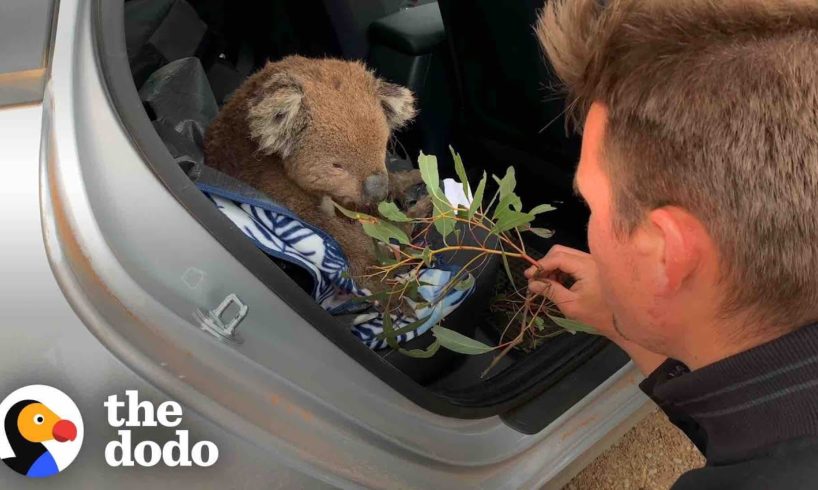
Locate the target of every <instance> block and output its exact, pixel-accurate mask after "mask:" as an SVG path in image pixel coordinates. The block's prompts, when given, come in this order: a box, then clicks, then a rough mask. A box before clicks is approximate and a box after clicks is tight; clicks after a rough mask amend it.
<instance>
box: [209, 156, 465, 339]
mask: <svg viewBox="0 0 818 490" xmlns="http://www.w3.org/2000/svg"><path fill="white" fill-rule="evenodd" d="M208 170H209V169H208ZM216 174H217V173H212V170H211V173H208V172H204V173H203V175H202V176H201V177H200V178H199V179H198V181H197V183H196V185H197V186H198V187H199V189H200V190H201V191H202V192H204V193H205V195H206V196H208V197H209V198H210V200H211V201H213V203H214V204H215V205H216V207H218V209H219V210H220V211H221V212H222V213H223V214H224V215H225V216H226V217H227V218H228V219H230V221H232V222H233V223H234V224H235V225H236V226H237V227H238V228H239V229H240V230H241V231H242V232H243V233H244V234H245V235H246V236H247V237H248V238H249V239H250V240H252V241H253V243H254V244H255V245H256V246H257V247H258V248H260V249H261V250H263V251H264V252H265V253H267V254H268V255H270V256H272V257H275V258H278V259H281V260H285V261H287V262H289V263H292V264H295V265H297V266H299V267H301V268H303V269H304V270H306V271H307V272H309V274H310V275H311V276H312V278H313V291H312V296H313V298H315V301H316V302H317V303H318V304H319V305H321V307H323V308H324V309H325V310H327V311H328V312H329V313H330V314H331V315H338V316H343V317H344V318H351V321H349V322H348V324H349V327H350V330H351V332H352V334H353V335H355V336H356V337H357V338H358V339H360V340H361V341H362V342H363V343H364V344H366V345H367V346H368V347H369V348H371V349H383V348H386V347H387V346H388V344H387V342H386V340H385V339H382V338H379V335H381V334H382V333H383V320H384V319H383V314H382V313H380V312H378V311H376V310H375V308H374V307H373V306H372V305H371V304H370V303H368V302H367V301H365V300H364V299H362V298H366V297H368V296H370V295H371V293H370V291H368V290H366V289H364V288H362V287H359V286H358V285H357V284H356V283H355V280H354V279H353V278H350V277H349V275H348V271H349V262H348V260H347V258H346V256H345V255H344V252H343V250H342V249H341V247H340V245H339V244H338V242H337V241H336V240H335V239H334V238H333V237H331V236H330V235H328V234H327V233H325V232H324V231H322V230H321V229H319V228H317V227H315V226H312V225H311V224H309V223H306V222H304V221H302V220H300V219H299V218H298V216H296V215H295V214H294V213H293V212H292V211H290V210H289V209H287V208H285V207H283V206H281V205H279V204H277V203H275V202H273V201H270V200H269V199H267V198H266V197H265V196H263V195H261V194H259V193H258V192H257V191H255V190H254V189H250V188H247V187H246V186H244V185H243V184H241V183H238V181H233V180H232V179H229V178H228V177H226V176H224V175H222V174H219V175H216ZM214 176H215V177H214ZM458 271H459V267H457V266H450V265H447V264H444V263H442V262H440V261H438V262H437V263H435V264H433V267H431V268H426V269H423V270H422V271H421V272H420V273H419V277H418V280H419V281H420V283H421V284H422V285H421V286H420V287H419V288H418V293H419V295H420V296H421V297H422V298H423V300H424V302H423V303H421V304H420V305H416V304H412V305H410V306H413V311H411V312H407V313H406V314H404V313H398V314H393V315H392V324H393V328H394V329H395V330H398V329H400V328H402V327H405V326H407V325H409V324H411V323H414V322H417V321H419V320H420V323H419V326H418V327H417V328H416V329H414V330H413V331H410V332H405V333H402V334H400V335H398V336H397V340H398V342H399V343H403V342H406V341H409V340H411V339H413V338H415V337H417V336H419V335H422V334H424V333H426V332H427V331H428V330H429V329H430V328H432V327H433V326H434V325H436V324H437V323H438V322H440V321H441V320H442V319H443V318H444V317H445V316H446V315H448V314H449V313H450V312H452V311H453V310H454V309H455V308H457V307H458V306H459V305H460V304H461V303H462V302H463V301H464V300H465V299H466V298H467V297H468V296H469V295H470V294H471V293H472V291H473V290H474V285H472V286H471V287H469V288H465V289H462V290H460V289H458V288H448V290H446V291H445V294H443V293H444V290H445V289H446V288H445V286H446V284H448V282H449V280H450V279H451V278H452V277H453V276H454V275H455V274H457V272H458ZM472 283H473V282H472Z"/></svg>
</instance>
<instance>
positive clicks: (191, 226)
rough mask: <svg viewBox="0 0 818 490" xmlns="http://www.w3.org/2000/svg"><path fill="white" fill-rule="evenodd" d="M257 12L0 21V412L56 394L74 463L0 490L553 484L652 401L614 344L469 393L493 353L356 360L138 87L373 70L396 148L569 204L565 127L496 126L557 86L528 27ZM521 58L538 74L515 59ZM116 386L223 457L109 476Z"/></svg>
mask: <svg viewBox="0 0 818 490" xmlns="http://www.w3.org/2000/svg"><path fill="white" fill-rule="evenodd" d="M258 3H259V5H255V6H254V5H252V2H233V3H230V2H224V1H198V2H197V1H191V2H189V3H188V2H184V1H182V0H167V1H164V0H131V1H127V2H123V1H122V0H60V1H59V2H57V1H56V0H4V1H3V2H2V4H0V162H2V166H1V167H0V168H2V170H3V172H4V176H3V178H2V179H0V220H1V221H0V223H2V232H0V244H2V247H1V248H0V250H2V256H0V277H2V280H0V313H2V329H0V365H1V366H2V377H0V398H2V397H3V396H5V395H6V394H8V393H11V392H12V391H14V390H15V389H17V388H19V387H21V386H25V385H31V384H45V385H50V386H53V387H56V388H58V389H60V390H62V391H63V392H65V393H66V394H68V395H69V396H70V397H71V398H72V399H73V400H74V401H75V403H76V404H77V406H78V407H79V409H80V411H81V413H82V417H83V421H84V427H85V435H84V442H83V447H82V449H81V452H80V453H79V456H78V457H77V459H76V461H75V462H74V463H73V464H72V465H71V466H70V467H69V468H67V469H66V470H65V471H64V472H62V473H60V474H59V475H55V476H53V477H51V478H50V479H49V480H48V481H36V480H30V479H27V478H25V477H23V476H21V475H19V474H17V473H15V472H13V471H6V470H7V468H4V467H3V466H2V465H0V488H28V487H29V486H31V487H35V486H36V487H37V488H46V487H47V486H48V484H54V485H58V486H59V487H60V488H111V487H114V486H116V487H117V488H123V489H124V488H182V487H190V488H219V489H221V488H320V487H341V488H359V487H367V488H447V489H453V488H487V489H495V488H497V489H499V488H541V487H546V488H560V487H561V486H562V485H564V484H565V483H566V482H567V481H568V480H569V479H570V478H571V477H572V476H573V475H574V474H576V473H577V472H578V471H579V470H580V469H581V468H582V467H583V466H584V465H585V464H587V463H588V462H590V461H591V460H592V459H593V458H594V457H595V456H596V455H598V454H599V453H600V452H601V451H602V450H604V449H605V448H606V447H607V446H608V445H610V444H611V443H612V442H613V441H615V440H616V438H618V437H619V436H620V435H621V434H622V433H624V431H626V430H627V429H628V428H629V427H630V426H632V425H633V424H634V423H635V422H636V421H637V420H638V419H639V418H640V417H641V416H642V415H643V414H644V413H645V411H646V409H647V399H646V398H645V397H644V396H643V395H642V394H641V392H640V391H639V390H638V387H637V383H638V382H639V380H640V378H639V375H638V373H637V371H636V369H635V368H634V366H633V365H632V363H630V362H629V361H628V359H627V356H625V355H624V353H623V352H622V351H620V350H619V349H617V348H616V347H615V346H613V345H612V344H610V343H608V342H607V341H605V340H603V339H601V338H596V337H593V336H588V335H582V334H577V335H567V334H566V335H563V336H559V337H557V338H555V339H554V340H553V341H551V342H548V343H545V344H543V345H541V346H539V347H538V348H537V349H535V350H534V351H533V352H530V353H525V352H519V353H516V354H514V355H512V356H509V359H506V360H504V362H503V363H501V364H500V365H499V366H498V367H497V368H496V369H495V370H494V371H493V372H492V375H491V376H490V377H488V378H481V377H480V372H481V371H482V370H483V369H485V367H486V365H487V364H488V363H489V362H490V361H491V355H488V356H485V355H484V356H475V357H469V358H464V357H462V356H459V355H455V354H450V355H448V356H446V355H443V356H441V357H439V358H434V359H431V360H422V359H409V358H404V357H403V356H400V355H399V354H397V353H388V352H380V351H372V350H370V349H368V348H366V347H365V346H363V345H362V344H360V343H359V342H358V341H357V339H355V338H354V337H352V336H351V335H349V332H348V331H346V330H345V329H343V328H340V327H339V324H338V319H337V318H335V317H333V316H331V315H329V314H328V313H327V312H326V311H324V310H323V309H321V308H320V307H319V306H318V305H317V304H316V303H315V302H314V301H313V300H312V298H311V297H310V296H309V295H308V294H307V293H306V292H305V291H304V289H303V288H302V287H300V286H299V283H298V281H297V280H296V277H295V276H297V273H294V272H293V271H292V270H291V269H292V268H290V270H288V268H287V267H286V264H283V265H282V264H279V263H276V262H274V261H272V260H271V259H270V257H268V256H267V255H265V254H264V253H263V252H262V251H260V250H258V249H257V248H256V247H254V246H253V244H252V243H251V242H250V241H248V240H247V239H246V237H245V236H244V235H243V234H242V233H241V231H240V230H238V229H237V228H236V227H234V226H233V225H232V223H230V222H229V221H228V220H227V219H226V218H225V217H224V216H222V215H221V214H220V213H219V211H218V210H217V209H216V208H215V207H214V206H213V204H212V203H211V202H210V201H209V200H208V199H207V198H206V197H205V196H204V195H203V194H202V193H201V192H200V191H199V190H198V189H197V187H196V186H195V185H193V184H192V181H191V179H190V175H189V173H188V172H186V169H185V167H184V165H180V159H179V158H178V155H176V154H174V152H173V150H172V149H171V148H169V145H168V144H167V141H166V140H165V139H163V138H162V137H161V136H160V131H158V130H157V124H156V121H157V119H156V114H153V112H154V111H153V110H152V108H151V107H150V104H146V102H145V100H144V97H141V96H140V93H141V92H140V87H141V86H142V85H143V84H144V83H145V82H146V80H148V79H149V78H150V75H151V74H152V73H153V72H155V71H156V70H158V69H161V68H162V66H164V65H166V64H167V63H170V62H172V61H174V60H179V59H185V58H196V59H197V60H198V63H199V64H200V65H201V67H202V70H203V72H204V73H205V75H206V77H207V80H208V82H209V84H210V85H211V89H212V91H213V94H214V95H213V97H214V99H215V100H216V101H217V103H221V102H222V101H223V99H224V98H225V97H227V96H228V95H229V91H230V89H231V87H233V88H234V87H235V85H236V84H237V83H240V81H241V80H242V79H243V77H244V76H246V75H247V73H249V72H250V71H252V70H253V69H256V68H257V67H258V66H259V63H262V62H263V61H264V60H266V59H273V58H275V57H276V56H283V55H285V54H289V53H294V52H298V53H303V54H307V55H314V56H321V55H329V56H337V57H345V58H350V59H352V58H359V59H365V60H366V61H367V62H368V63H369V64H370V65H372V66H373V68H374V69H375V70H376V71H377V72H378V73H379V74H380V75H381V76H384V77H388V78H390V79H392V80H394V81H396V82H399V83H402V84H405V85H407V86H409V87H410V88H412V89H413V90H414V91H415V93H417V94H418V97H419V103H420V106H421V111H422V112H421V113H422V114H423V116H422V117H421V118H420V119H419V121H418V123H417V125H416V127H415V128H414V129H411V128H410V130H409V131H408V132H407V133H406V134H405V135H401V136H399V138H402V141H401V146H404V147H406V148H408V149H406V150H405V152H406V153H414V152H415V151H416V150H418V149H426V150H427V151H432V152H434V151H437V150H438V146H440V144H441V142H440V141H439V140H440V139H441V137H442V136H445V138H446V139H447V140H451V141H453V142H455V146H457V147H458V148H459V149H461V151H463V153H464V154H466V155H467V156H468V154H469V153H470V154H471V155H473V157H472V160H474V161H475V162H476V163H475V165H477V163H478V160H480V159H481V158H485V160H486V161H488V162H489V163H485V165H483V163H480V165H481V167H479V168H481V169H482V168H491V165H490V162H491V161H493V160H497V161H499V160H502V159H503V158H506V159H507V160H513V161H514V162H515V164H516V162H518V161H519V162H527V161H529V160H530V161H543V162H544V163H542V164H541V165H538V164H530V165H529V164H526V163H521V164H520V165H521V167H523V169H524V168H527V167H526V166H528V167H530V168H531V169H533V170H532V171H531V172H532V173H531V176H532V177H531V179H529V180H531V181H538V182H541V183H545V184H542V185H540V186H539V187H538V188H540V189H544V190H542V192H543V193H548V192H552V191H553V195H555V196H562V195H563V194H560V193H561V192H563V191H564V190H565V189H566V188H570V174H571V170H572V167H571V166H570V165H573V164H574V162H575V160H574V161H569V160H571V159H573V158H575V154H574V153H572V151H573V150H571V148H574V147H575V143H576V142H575V141H567V140H566V141H562V142H561V140H559V138H565V135H564V131H563V129H562V127H560V128H559V130H558V131H552V130H551V129H549V130H548V131H544V132H543V131H539V129H541V128H536V129H535V130H534V131H533V133H532V132H531V131H529V129H531V128H532V127H534V126H535V125H536V124H539V123H538V122H537V121H533V122H532V123H531V124H530V125H528V126H526V124H528V123H527V122H526V121H524V120H525V118H526V117H528V116H524V115H523V114H520V113H519V112H518V113H517V114H518V115H519V121H518V120H517V119H516V118H517V117H518V116H517V115H515V116H514V117H515V120H514V121H512V123H509V124H505V125H504V123H503V118H506V119H505V121H506V122H508V121H509V120H510V119H509V116H508V111H506V108H508V107H511V106H513V104H515V103H519V104H523V105H524V106H525V107H528V111H529V112H532V113H537V114H539V116H538V117H542V118H545V119H549V118H550V115H549V113H548V110H549V109H548V107H549V106H548V105H547V104H548V102H547V101H546V102H543V101H542V99H543V97H542V95H543V94H541V93H539V92H537V90H538V89H534V90H533V91H526V89H525V87H540V86H542V83H541V80H540V79H537V78H536V76H539V75H536V73H538V72H537V70H541V71H543V70H544V71H547V70H546V69H545V68H544V63H543V61H542V59H541V58H540V57H539V51H538V50H537V47H536V44H535V41H534V40H533V35H532V33H531V29H530V25H531V22H532V21H533V19H534V16H536V10H535V9H532V8H529V7H527V5H529V3H528V2H519V4H520V5H516V4H517V3H518V2H509V3H508V5H506V2H491V1H475V2H473V4H472V2H468V3H469V4H470V5H469V6H468V8H467V9H465V10H464V8H463V7H462V6H458V4H464V3H467V2H454V1H443V0H441V1H440V2H402V1H389V0H367V1H358V0H356V1H353V0H347V1H341V0H337V1H333V0H327V1H314V2H313V1H307V0H301V1H298V2H293V1H279V2H258ZM498 3H502V4H503V6H501V7H498V6H497V5H496V4H498ZM237 4H240V5H237ZM262 4H263V5H262ZM416 4H417V5H416ZM511 4H515V5H516V6H512V5H511ZM523 4H525V6H524V5H523ZM458 9H460V10H458ZM492 9H495V10H496V11H492ZM518 10H519V12H517V11H518ZM486 26H488V27H486ZM470 29H471V30H470ZM503 32H506V33H509V34H508V37H507V36H505V35H502V33H503ZM470 36H471V37H470ZM514 36H518V37H514ZM528 38H532V39H531V40H530V42H529V41H528ZM525 43H529V44H525ZM490 46H493V47H494V48H496V51H497V52H499V54H497V53H495V54H492V52H490V51H491V49H489V47H490ZM526 46H528V47H526ZM504 49H505V50H507V51H503V50H504ZM470 50H471V51H470ZM474 50H482V51H480V53H482V54H480V55H479V56H475V55H474ZM521 53H522V54H521ZM525 53H529V55H528V56H534V58H535V60H533V61H531V63H532V64H530V65H529V66H528V67H521V66H519V65H517V64H513V63H512V61H513V62H515V63H521V62H522V61H521V60H525V59H526V56H527V55H526V54H525ZM534 61H536V67H535V65H534V64H533V63H534ZM524 68H525V69H524ZM523 72H532V73H535V79H533V80H523V79H522V78H520V77H521V75H520V73H523ZM418 74H421V75H422V76H420V75H418ZM498 87H500V88H498ZM503 87H505V88H503ZM508 87H517V88H518V89H519V90H516V89H515V90H507V88H508ZM191 90H193V89H191ZM512 96H513V97H515V98H516V99H515V100H516V102H515V101H514V100H511V97H512ZM179 97H180V98H183V96H182V95H180V96H179ZM540 107H543V108H544V109H542V110H541V109H540ZM515 121H516V122H515ZM520 121H522V122H520ZM517 123H519V124H517ZM515 124H516V126H515ZM557 126H561V125H559V124H557ZM492 128H496V129H492ZM503 128H505V129H503ZM508 128H511V129H508ZM555 134H557V136H554V135H555ZM441 135H442V136H441ZM515 135H522V136H520V137H517V136H515ZM526 135H529V136H530V135H535V136H531V138H534V137H536V138H539V140H537V141H538V142H537V143H536V144H537V145H539V146H536V147H534V146H532V145H533V143H532V144H531V145H529V144H528V141H529V140H526V139H525V138H528V137H529V136H526ZM436 138H437V139H436ZM531 141H534V140H533V139H531ZM448 143H449V141H446V142H445V144H446V145H448ZM436 145H437V146H436ZM549 145H550V146H549ZM444 148H445V146H444ZM566 148H567V149H566ZM549 156H553V158H549ZM527 159H528V160H527ZM538 159H539V160H538ZM466 161H467V164H468V162H469V159H468V158H467V160H466ZM563 161H569V162H568V163H566V164H563V163H561V162H563ZM181 163H184V162H181ZM549 165H550V166H549ZM552 167H553V169H552ZM552 170H553V171H552ZM537 179H539V180H537ZM549 186H550V187H549ZM549 189H551V190H549ZM565 195H566V196H567V197H565V198H564V199H563V203H564V204H563V206H562V207H561V209H563V210H564V214H563V215H562V216H561V217H560V216H558V215H557V216H556V217H554V218H549V219H555V220H557V221H556V222H555V223H550V225H551V226H553V227H555V228H556V229H557V235H556V237H555V238H556V239H557V240H560V239H561V236H562V237H570V236H579V237H580V238H577V239H576V240H580V241H581V240H582V238H581V235H582V230H583V226H584V223H583V222H582V212H581V211H577V210H576V209H575V208H576V206H575V204H576V203H573V204H572V203H571V202H568V201H570V199H571V196H570V193H568V194H565ZM572 206H573V207H572ZM572 233H573V235H572ZM565 240H568V238H565ZM571 244H572V245H576V242H571ZM539 246H540V247H541V248H540V249H543V250H544V249H547V246H548V243H541V244H539ZM580 246H581V245H580ZM220 305H221V306H223V307H224V308H221V309H219V306H220ZM462 308H464V309H465V310H464V311H463V312H461V314H460V316H459V317H458V318H455V319H453V320H451V321H453V322H460V323H461V324H463V325H466V326H467V327H468V328H471V329H472V330H470V331H471V332H473V333H474V332H477V333H476V335H480V336H482V338H483V339H484V340H486V341H491V333H490V330H486V329H484V328H483V327H482V326H481V325H482V323H481V322H483V320H484V318H485V317H488V316H489V315H487V314H486V312H485V308H483V307H482V305H476V304H474V303H472V304H469V305H464V306H463V307H462ZM231 321H232V322H233V323H234V327H235V328H231V329H230V331H229V332H225V331H222V330H219V328H221V327H223V326H224V324H227V323H230V322H231ZM447 321H448V320H447ZM214 325H215V327H214ZM214 328H215V331H214ZM481 332H482V333H481ZM418 341H419V342H421V343H422V341H423V339H418ZM126 390H137V391H138V392H139V396H140V398H141V399H145V400H150V401H152V402H153V403H154V404H155V405H158V404H160V403H162V402H164V401H166V400H173V401H177V402H179V403H180V404H181V405H182V408H183V412H184V420H183V422H182V426H183V427H184V428H185V429H188V430H189V431H190V438H191V440H192V441H195V440H209V441H213V442H214V443H215V444H216V445H217V446H218V448H219V459H218V461H217V462H216V463H215V464H214V465H212V466H209V467H206V468H196V467H194V468H178V467H170V466H167V465H164V464H162V463H159V464H157V465H156V466H153V467H150V468H145V467H138V466H137V467H131V468H123V467H113V466H110V465H109V464H108V463H107V462H106V458H105V447H106V445H107V444H108V443H109V442H110V441H112V440H116V439H117V438H118V434H117V429H116V428H115V427H112V426H111V425H110V424H109V423H108V421H107V414H106V409H105V407H104V406H103V403H104V402H105V400H106V399H107V398H108V397H109V396H110V395H113V394H118V395H119V396H120V398H122V397H124V393H125V391H126ZM133 437H134V439H135V440H154V441H158V442H160V443H161V442H163V441H168V440H171V439H173V438H174V437H175V435H174V430H173V429H172V428H164V427H153V428H135V429H134V430H133Z"/></svg>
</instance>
